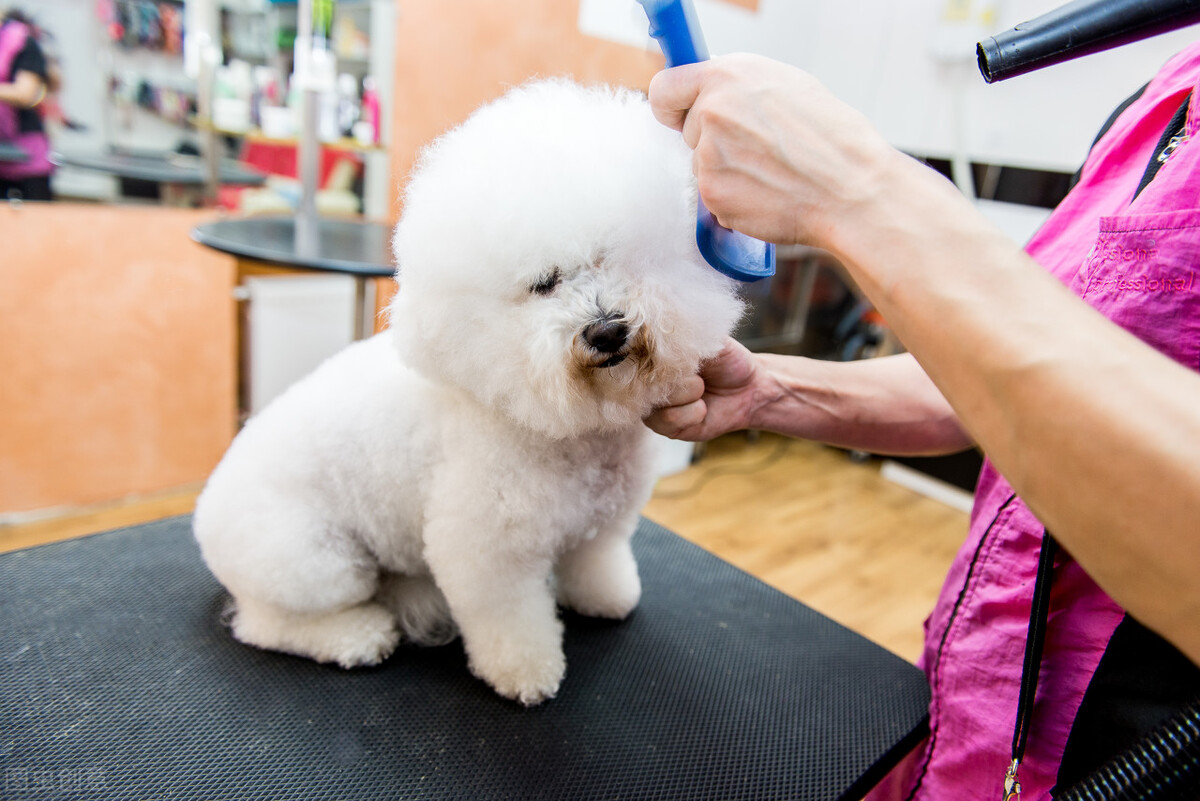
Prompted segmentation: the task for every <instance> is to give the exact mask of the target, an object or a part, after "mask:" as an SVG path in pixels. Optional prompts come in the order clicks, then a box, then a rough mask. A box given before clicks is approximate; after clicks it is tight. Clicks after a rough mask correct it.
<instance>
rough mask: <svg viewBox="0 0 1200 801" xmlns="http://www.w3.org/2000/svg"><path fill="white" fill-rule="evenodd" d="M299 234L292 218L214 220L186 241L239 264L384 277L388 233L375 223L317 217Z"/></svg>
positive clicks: (389, 269) (389, 266)
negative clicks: (242, 261) (244, 261)
mask: <svg viewBox="0 0 1200 801" xmlns="http://www.w3.org/2000/svg"><path fill="white" fill-rule="evenodd" d="M313 223H314V225H313V226H312V227H311V228H309V229H308V230H305V225H304V223H303V221H300V220H299V219H298V218H297V217H245V218H240V219H231V220H216V221H214V222H210V223H204V224H203V225H198V226H196V227H195V228H193V229H192V239H194V240H196V241H197V242H199V243H200V244H202V245H207V246H208V247H210V248H213V249H214V250H219V251H221V252H223V253H229V254H231V255H234V256H237V257H239V258H242V259H252V260H254V261H261V262H266V263H268V264H276V265H280V266H283V267H296V268H300V269H304V270H321V271H324V272H335V273H345V274H347V275H353V276H358V277H360V278H388V277H390V276H391V275H392V274H393V273H394V272H395V271H396V268H395V266H394V264H393V262H392V252H391V237H392V229H391V227H390V226H388V225H384V224H383V223H378V222H367V221H362V220H346V219H334V218H329V217H317V218H316V219H315V220H314V221H313Z"/></svg>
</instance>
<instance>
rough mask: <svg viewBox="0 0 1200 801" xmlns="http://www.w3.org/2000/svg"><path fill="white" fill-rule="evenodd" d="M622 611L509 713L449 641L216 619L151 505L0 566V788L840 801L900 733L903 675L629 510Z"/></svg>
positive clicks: (54, 793)
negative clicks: (302, 655)
mask: <svg viewBox="0 0 1200 801" xmlns="http://www.w3.org/2000/svg"><path fill="white" fill-rule="evenodd" d="M634 545H635V550H636V552H637V554H638V558H639V561H640V565H641V573H642V577H643V584H644V588H645V589H644V594H643V598H642V603H641V605H640V606H639V608H638V610H637V611H636V612H635V613H634V615H633V616H632V617H631V618H630V619H629V620H627V621H625V622H622V623H614V622H606V621H597V620H590V619H586V618H583V617H579V616H575V615H568V616H567V617H566V628H567V635H566V652H567V677H566V680H565V681H564V682H563V686H562V689H561V690H560V691H559V695H558V697H557V698H555V699H553V700H550V701H548V702H546V703H545V704H543V705H542V706H539V707H535V708H533V709H524V708H522V707H520V706H518V705H516V704H514V703H511V702H508V701H504V700H503V699H501V698H499V697H497V696H496V695H494V694H493V693H492V691H491V690H490V689H489V688H488V687H486V686H485V685H484V684H483V683H482V682H480V681H477V680H476V679H474V678H472V677H471V676H470V674H469V673H468V672H467V668H466V664H465V662H466V660H465V657H464V655H463V652H462V647H461V646H460V645H459V644H458V643H454V644H451V645H448V646H445V647H442V648H428V649H420V648H414V647H404V646H402V647H401V648H400V650H399V651H398V652H397V653H396V654H395V655H393V656H392V657H391V658H390V659H389V660H387V661H386V662H385V663H384V664H383V665H381V666H380V667H378V668H372V669H363V670H354V671H343V670H340V669H338V668H335V667H328V666H323V665H318V664H315V663H313V662H310V661H308V660H304V659H299V658H295V657H290V656H286V655H283V654H277V653H268V652H265V651H259V650H256V649H253V648H250V647H247V646H244V645H241V644H240V643H238V642H236V641H234V640H233V639H232V638H231V637H230V636H229V633H228V632H227V631H226V630H225V629H224V628H222V625H221V623H220V620H219V618H220V614H221V610H222V607H223V605H224V603H225V596H224V593H223V591H222V589H221V588H220V586H219V585H218V584H217V583H216V581H215V580H214V579H213V578H212V577H211V576H210V575H209V574H208V572H207V571H206V570H205V568H204V566H203V564H202V562H201V561H200V556H199V551H198V550H197V548H196V546H195V544H194V543H193V540H192V538H191V532H190V519H189V518H186V517H181V518H175V519H171V520H166V521H162V522H159V523H152V524H148V525H144V526H138V527H135V528H129V529H123V530H119V531H113V532H109V533H106V534H99V535H96V536H93V537H88V538H85V539H81V540H75V541H72V542H65V543H59V544H55V545H46V546H42V547H39V548H32V549H29V550H25V551H18V552H15V553H11V554H5V555H2V556H0V771H2V774H0V798H3V799H5V801H16V800H17V799H27V798H38V799H42V798H48V799H56V798H64V799H68V798H69V799H88V801H93V800H94V799H134V800H136V801H148V800H149V799H205V800H206V801H215V800H217V799H238V801H245V800H247V799H270V800H271V801H283V800H284V799H287V801H296V800H297V799H347V801H360V800H362V799H464V801H484V800H485V799H553V800H554V801H559V799H563V800H565V799H572V800H574V799H634V798H636V799H662V800H663V801H681V800H682V799H725V800H726V801H730V800H732V799H751V798H754V799H783V798H795V799H806V800H807V801H820V800H821V799H838V798H844V799H856V798H857V797H858V795H859V794H860V793H861V792H862V791H863V790H865V789H866V788H867V787H869V786H870V785H871V784H872V783H873V782H874V781H875V780H876V779H877V778H878V777H879V776H880V775H881V774H882V772H883V771H884V770H886V769H887V768H888V767H889V766H890V765H891V764H892V763H893V762H894V761H895V760H896V759H898V758H899V757H900V756H901V755H902V754H903V753H904V752H905V751H906V750H907V749H908V747H910V746H911V745H912V744H913V743H914V742H915V741H916V739H918V738H919V737H920V736H922V734H923V733H924V728H925V709H926V704H927V702H928V698H929V693H928V688H927V686H926V684H925V681H924V678H923V676H922V675H921V673H920V672H919V671H917V670H916V669H915V668H914V667H912V666H911V665H909V664H907V663H906V662H904V661H903V660H901V659H899V658H897V657H895V656H893V655H892V654H890V653H888V652H887V651H884V650H883V649H881V648H879V647H877V646H875V645H873V644H871V643H869V642H867V641H866V640H864V639H862V638H861V637H859V636H857V635H855V634H853V633H851V632H849V631H847V630H846V629H844V628H842V627H840V626H838V625H837V624H835V623H833V622H831V621H829V620H828V619H826V618H824V617H822V616H820V615H818V614H817V613H816V612H813V611H812V610H810V609H808V608H807V607H805V606H804V605H802V604H800V603H797V602H796V601H793V600H791V599H789V598H788V597H786V596H784V595H782V594H780V593H778V592H776V591H774V590H772V589H770V588H768V587H767V586H765V585H763V584H762V583H760V582H759V581H757V580H755V579H753V578H751V577H749V576H747V575H746V574H744V573H742V572H740V571H739V570H737V569H736V568H733V567H731V566H730V565H728V564H726V563H724V562H722V561H721V560H719V559H717V558H716V557H713V556H712V555H710V554H708V553H706V552H704V551H702V550H700V549H699V548H697V547H695V546H693V545H691V544H689V543H687V542H685V541H684V540H682V539H681V538H679V537H677V536H675V535H674V534H671V533H669V532H667V531H666V530H665V529H663V528H661V527H659V526H656V525H655V524H653V523H650V522H646V521H643V523H642V526H641V529H640V530H639V533H638V535H637V537H636V538H635V540H634Z"/></svg>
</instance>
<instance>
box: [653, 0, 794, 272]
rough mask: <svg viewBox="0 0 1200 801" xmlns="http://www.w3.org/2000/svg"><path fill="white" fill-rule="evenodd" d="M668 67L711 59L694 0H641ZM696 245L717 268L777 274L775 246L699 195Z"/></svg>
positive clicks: (727, 270)
mask: <svg viewBox="0 0 1200 801" xmlns="http://www.w3.org/2000/svg"><path fill="white" fill-rule="evenodd" d="M638 2H639V3H641V5H642V8H644V9H645V10H646V17H647V18H648V19H649V20H650V35H651V36H653V37H654V38H655V39H656V40H657V41H658V46H659V47H661V48H662V51H663V56H665V57H666V60H667V66H668V67H678V66H681V65H683V64H695V63H697V62H700V61H707V60H708V47H707V46H706V45H705V44H704V34H702V33H701V32H700V22H699V20H698V19H697V18H696V9H695V8H693V7H692V3H691V0H638ZM696 202H697V209H696V245H697V247H699V249H700V255H702V256H703V257H704V260H705V261H707V262H708V263H709V265H711V266H712V267H713V268H714V269H715V270H717V271H718V272H720V273H723V274H725V275H727V276H729V277H730V278H735V279H737V280H738V281H743V282H746V283H749V282H751V281H757V280H759V279H761V278H767V277H769V276H772V275H774V274H775V246H774V245H772V244H769V243H767V242H760V241H759V240H757V239H753V238H751V237H748V236H746V235H745V234H740V233H738V232H737V231H731V230H729V229H728V228H726V227H724V226H723V225H721V224H720V223H718V222H717V218H716V216H715V215H714V214H713V213H712V212H711V211H709V210H708V209H707V208H705V206H704V201H703V200H700V199H699V198H697V201H696Z"/></svg>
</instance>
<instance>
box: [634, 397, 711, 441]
mask: <svg viewBox="0 0 1200 801" xmlns="http://www.w3.org/2000/svg"><path fill="white" fill-rule="evenodd" d="M707 414H708V409H707V407H706V406H705V404H704V401H702V400H698V401H693V402H691V403H688V404H685V405H683V406H666V407H664V408H662V409H656V410H654V411H653V412H651V413H650V415H649V416H648V417H646V419H645V420H644V421H643V422H644V423H645V424H646V425H647V426H648V427H649V428H650V430H651V431H655V432H657V433H659V434H662V435H663V436H664V437H670V438H671V439H681V438H682V437H681V435H682V434H683V433H684V432H685V431H687V430H688V429H692V428H698V427H699V426H700V425H701V424H702V423H703V422H704V418H705V416H706V415H707Z"/></svg>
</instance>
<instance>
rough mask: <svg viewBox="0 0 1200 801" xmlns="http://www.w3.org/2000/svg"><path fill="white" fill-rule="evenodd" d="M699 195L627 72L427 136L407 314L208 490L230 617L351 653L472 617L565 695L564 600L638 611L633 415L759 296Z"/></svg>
mask: <svg viewBox="0 0 1200 801" xmlns="http://www.w3.org/2000/svg"><path fill="white" fill-rule="evenodd" d="M695 202H696V201H695V188H694V184H693V181H692V179H691V173H690V155H689V152H688V150H687V148H686V147H685V146H684V145H683V143H682V142H681V141H680V139H679V136H678V135H677V134H675V133H673V132H671V131H668V130H666V129H664V128H662V127H661V126H659V125H658V124H657V123H656V122H655V121H654V119H653V117H652V116H651V114H650V111H649V107H648V105H647V104H646V102H645V100H644V98H643V97H641V96H640V95H637V94H635V93H632V92H629V91H625V90H613V89H609V88H605V87H592V88H583V87H579V86H577V85H575V84H572V83H569V82H567V81H561V80H552V81H540V82H535V83H531V84H528V85H526V86H523V87H519V88H517V89H515V90H513V91H511V92H509V93H508V94H507V95H505V96H504V97H502V98H500V99H499V100H496V101H494V102H493V103H491V104H489V105H487V106H484V107H483V108H481V109H479V110H478V111H477V112H476V113H475V114H474V115H472V116H471V117H470V118H469V119H468V120H467V121H466V122H465V123H463V124H462V125H461V126H460V127H458V128H456V129H455V130H453V131H451V132H449V133H447V134H446V135H444V136H443V137H441V138H440V139H439V140H438V141H437V142H435V143H434V144H433V145H431V146H430V147H429V148H428V149H427V150H426V151H425V153H424V154H423V156H422V158H421V160H420V163H419V165H418V168H417V170H416V171H415V173H414V175H413V176H412V178H411V180H410V182H409V185H408V190H407V193H406V198H405V208H404V215H403V219H402V220H401V222H400V224H399V226H398V227H397V230H396V236H395V242H394V246H395V253H396V257H397V263H398V264H399V265H400V269H399V272H398V275H397V279H398V281H399V283H400V291H399V292H398V294H397V296H396V300H395V302H394V303H393V305H392V308H391V315H390V316H391V330H390V331H389V332H385V333H384V334H380V335H379V336H376V337H374V338H372V339H369V340H367V341H365V342H361V343H357V344H355V345H353V346H351V347H349V348H347V349H346V350H345V351H343V352H342V353H340V354H338V355H336V356H334V357H333V358H331V359H330V360H329V361H327V362H326V363H325V364H323V365H322V366H321V367H319V368H318V369H317V370H316V371H315V372H314V373H312V374H311V375H310V376H308V377H306V378H304V379H303V380H301V381H300V382H298V383H297V384H296V385H295V386H293V387H292V388H290V389H289V390H288V391H287V392H285V393H284V394H283V395H281V396H280V397H279V398H278V399H277V400H276V401H275V402H274V403H273V404H271V405H270V406H269V407H268V408H267V409H265V410H264V411H263V412H262V413H261V414H259V415H258V416H256V417H255V418H254V419H252V420H251V421H249V423H248V424H247V425H246V427H245V428H244V429H243V431H242V432H241V433H240V434H239V435H238V437H237V438H236V439H235V441H234V443H233V444H232V446H231V447H230V449H229V451H228V453H227V454H226V455H225V457H224V459H223V460H222V461H221V463H220V465H218V467H217V469H216V470H215V471H214V472H213V475H212V477H211V478H210V480H209V482H208V485H207V486H206V488H205V490H204V492H203V493H202V494H201V496H200V499H199V501H198V503H197V508H196V514H195V532H196V537H197V539H198V540H199V542H200V545H201V549H202V551H203V554H204V558H205V560H206V562H207V563H208V565H209V567H210V568H211V569H212V571H213V573H214V574H215V575H216V576H217V578H218V579H219V580H220V581H221V582H222V583H223V584H224V585H225V587H226V588H227V589H228V590H229V592H230V593H231V594H232V595H233V597H234V600H235V605H236V610H235V612H234V614H233V617H232V628H233V632H234V635H235V636H236V637H237V638H238V639H240V640H242V641H244V642H247V643H251V644H253V645H257V646H260V647H263V648H271V649H276V650H281V651H287V652H291V653H297V654H302V655H306V656H310V657H312V658H314V659H317V660H320V661H327V662H335V663H337V664H339V665H342V666H344V667H352V666H355V665H366V664H375V663H377V662H379V661H380V660H382V659H384V658H385V657H386V656H387V655H388V654H389V653H390V652H391V651H392V650H393V648H394V647H395V646H396V644H397V642H398V641H399V639H400V637H401V636H402V635H403V636H407V637H408V638H410V639H412V640H414V641H417V642H421V643H440V642H445V641H447V640H449V639H451V638H452V637H453V636H455V634H456V633H461V635H462V637H463V641H464V646H465V648H466V651H467V655H468V658H469V662H470V667H471V669H472V670H473V671H474V673H475V674H476V675H478V676H479V677H481V678H482V679H484V680H485V681H487V682H488V683H489V684H491V685H492V686H493V687H494V688H495V689H496V691H497V692H499V693H500V694H502V695H504V696H506V697H509V698H513V699H516V700H518V701H520V702H522V703H524V704H536V703H539V702H541V701H542V700H544V699H546V698H548V697H551V696H553V695H554V694H555V692H556V691H557V689H558V686H559V683H560V681H561V680H562V677H563V673H564V670H565V662H564V658H563V654H562V645H561V639H562V626H561V623H560V622H559V620H558V618H557V614H556V608H555V607H556V601H557V602H559V603H562V604H564V605H566V606H568V607H570V608H573V609H576V610H578V611H579V612H581V613H583V614H587V615H597V616H604V617H612V618H623V617H625V616H626V615H628V614H629V613H630V611H632V609H633V608H634V607H635V606H636V604H637V602H638V598H639V596H640V593H641V584H640V581H639V578H638V573H637V566H636V564H635V562H634V558H633V554H632V551H631V550H630V546H629V540H630V536H631V535H632V533H633V530H634V527H635V525H636V522H637V517H638V512H639V510H640V509H641V507H642V505H643V504H644V503H645V501H646V499H647V497H648V495H649V491H650V486H651V483H652V474H651V471H650V468H651V465H650V454H649V452H648V451H649V449H648V439H647V432H646V430H645V429H644V427H643V426H642V424H641V419H642V418H643V417H644V416H645V415H646V414H647V413H648V412H649V411H650V410H651V409H652V408H653V407H654V406H655V405H657V404H659V403H661V402H662V401H663V400H664V399H665V398H666V397H667V395H668V393H669V392H670V390H671V388H672V387H673V386H674V385H675V384H676V383H677V382H678V381H679V380H680V379H682V378H684V377H686V376H689V375H691V374H693V373H694V372H695V371H696V369H697V366H698V364H699V362H700V360H701V359H703V358H705V357H708V356H711V355H713V354H715V353H716V352H717V351H718V350H719V349H720V348H721V345H722V343H723V341H724V338H725V336H726V335H727V334H728V333H729V331H730V330H731V329H732V327H733V325H734V323H735V322H736V320H737V318H738V316H739V314H740V312H741V304H740V301H739V300H738V298H737V295H736V292H735V288H734V285H733V282H731V281H729V280H728V279H726V278H724V277H723V276H721V275H719V274H718V273H716V272H715V271H714V270H712V269H711V268H709V267H708V266H707V265H705V264H704V263H703V261H702V260H701V259H700V257H699V254H698V253H697V251H696V247H695V243H694V240H693V235H694V221H695V217H694V215H695ZM598 326H600V327H603V331H604V332H605V333H606V336H604V337H601V336H599V335H598V334H596V333H595V332H597V331H598V330H601V329H600V328H598Z"/></svg>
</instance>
